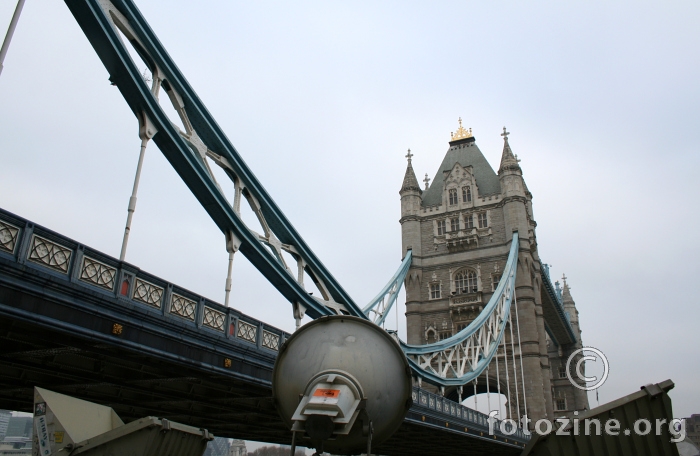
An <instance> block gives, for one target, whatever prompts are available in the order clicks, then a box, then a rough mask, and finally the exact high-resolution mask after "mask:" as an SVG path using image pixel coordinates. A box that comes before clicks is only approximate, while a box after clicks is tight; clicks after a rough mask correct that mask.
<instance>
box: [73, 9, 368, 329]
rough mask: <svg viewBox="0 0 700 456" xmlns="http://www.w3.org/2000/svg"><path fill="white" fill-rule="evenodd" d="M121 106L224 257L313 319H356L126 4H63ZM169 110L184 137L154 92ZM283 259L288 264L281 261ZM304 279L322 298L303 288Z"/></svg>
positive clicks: (332, 281) (351, 306)
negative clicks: (231, 191)
mask: <svg viewBox="0 0 700 456" xmlns="http://www.w3.org/2000/svg"><path fill="white" fill-rule="evenodd" d="M65 1H66V4H67V5H68V7H69V9H70V10H71V12H72V13H73V16H74V17H75V19H76V20H77V21H78V24H80V27H81V28H82V29H83V32H84V33H85V35H86V36H87V38H88V40H89V41H90V43H91V44H92V46H93V48H94V49H95V51H96V52H97V55H98V56H99V57H100V59H101V60H102V63H103V64H104V66H105V67H106V69H107V71H108V72H109V74H110V81H111V82H112V84H114V85H116V86H117V88H118V89H119V91H120V92H121V93H122V95H123V96H124V99H125V100H126V102H127V104H128V105H129V107H130V108H131V110H132V111H133V113H134V114H135V115H136V117H137V118H138V119H139V125H140V127H141V130H140V136H141V139H142V140H143V141H146V140H149V139H151V138H152V139H153V141H155V143H156V144H157V145H158V148H159V149H160V150H161V152H162V153H163V155H165V157H166V159H167V160H168V161H169V162H170V164H171V165H172V166H173V168H174V169H175V171H176V172H177V173H178V174H179V175H180V177H181V178H182V180H183V181H184V182H185V184H186V185H187V186H188V187H189V189H190V191H192V193H193V194H194V196H195V197H196V198H197V200H198V201H199V202H200V204H201V205H202V206H203V207H204V209H205V210H206V211H207V213H208V214H209V216H210V217H211V218H212V220H214V222H215V223H216V224H217V226H218V227H219V229H220V230H221V231H222V232H223V233H224V234H225V235H226V237H227V248H228V249H229V251H233V252H235V251H239V250H240V252H241V253H242V254H243V255H245V256H246V258H247V259H248V260H249V261H250V262H251V263H252V264H253V265H254V266H255V267H256V268H257V269H258V270H259V271H260V272H261V273H262V274H263V275H264V276H265V277H266V278H267V279H268V280H269V281H270V283H272V285H273V286H274V287H275V288H276V289H277V290H279V292H280V293H281V294H282V295H283V296H284V297H285V298H286V299H287V300H289V301H290V302H291V303H292V304H293V305H294V306H295V310H296V311H295V314H297V315H298V314H303V313H304V312H306V313H307V314H308V315H309V316H310V317H312V318H317V317H320V316H323V315H331V314H350V315H355V316H361V317H364V316H365V315H364V313H363V312H362V311H361V310H360V308H359V307H358V306H357V305H356V304H355V303H354V302H353V301H352V299H351V298H350V296H349V295H348V294H347V293H346V292H345V290H344V289H343V288H342V287H341V286H340V284H339V283H338V282H337V281H336V279H335V278H334V277H333V276H332V275H331V273H330V272H329V271H328V270H327V269H326V268H325V266H324V265H323V263H321V261H320V260H319V259H318V258H317V257H316V255H315V254H314V253H313V252H312V251H311V249H310V248H309V246H308V245H307V244H306V242H304V240H303V239H302V238H301V236H300V235H299V234H298V233H297V232H296V230H295V229H294V227H293V226H292V224H291V223H290V222H289V221H288V220H287V218H286V217H285V216H284V214H283V213H282V211H281V210H280V209H279V208H278V207H277V205H276V204H275V202H274V201H273V199H272V198H271V197H270V196H269V195H268V193H267V192H266V191H265V189H264V188H263V186H262V185H261V184H260V183H259V182H258V180H257V178H256V177H255V175H254V174H253V172H252V171H251V170H250V169H249V168H248V166H247V165H246V164H245V162H244V161H243V159H242V158H241V156H240V155H239V153H238V152H237V151H236V149H235V148H234V147H233V145H232V144H231V143H230V142H229V140H228V138H226V135H225V134H224V132H223V131H222V130H221V128H220V127H219V126H218V125H217V124H216V122H215V121H214V118H213V117H212V116H211V114H209V112H208V111H207V109H206V107H205V106H204V104H203V103H202V102H201V100H200V99H199V98H198V97H197V94H196V93H195V91H194V90H193V89H192V88H191V87H190V85H189V84H188V82H187V80H186V79H185V77H184V76H183V75H182V73H181V72H180V70H179V69H178V68H177V66H176V65H175V63H174V62H173V61H172V60H171V58H170V56H169V55H168V53H167V52H166V51H165V48H164V47H163V46H162V44H161V43H160V42H159V41H158V38H157V37H156V35H155V34H154V33H153V31H152V30H151V28H150V27H149V25H148V23H147V22H146V20H145V19H144V18H143V16H142V15H141V13H140V12H139V10H138V8H136V6H135V5H134V3H133V1H132V0H65ZM120 35H123V36H124V37H125V39H126V40H128V41H129V42H130V44H131V45H132V46H133V47H134V48H135V50H136V52H137V53H138V54H139V55H140V57H141V58H142V59H143V61H144V63H145V64H146V65H147V66H148V69H149V71H150V72H151V74H152V76H153V81H152V85H151V87H149V86H148V84H147V82H146V81H145V80H144V78H143V77H142V75H141V71H140V70H139V67H138V66H137V65H136V63H135V62H134V61H133V60H132V58H131V56H130V54H129V51H128V49H127V47H126V46H127V44H126V43H125V42H124V41H123V39H122V37H121V36H120ZM161 88H162V89H163V90H164V91H165V92H166V94H167V96H168V98H169V102H171V103H172V105H173V107H174V108H175V110H176V111H177V113H178V115H179V117H180V120H181V121H182V124H183V126H184V128H185V131H182V130H180V128H179V127H178V126H176V125H175V124H173V123H172V122H171V121H170V119H169V118H168V116H167V114H166V113H165V111H164V110H163V109H162V107H161V106H160V89H161ZM209 160H211V161H212V162H213V163H215V164H216V165H218V166H220V167H221V168H222V169H223V170H224V172H225V173H226V175H227V176H228V177H229V178H230V179H231V180H232V181H233V184H234V187H235V196H234V197H233V201H228V200H227V199H226V196H225V195H224V193H223V191H222V190H221V187H220V186H219V184H218V183H217V182H216V179H215V177H214V174H213V173H212V171H211V168H210V166H209ZM242 198H245V199H246V200H247V203H248V204H250V206H251V209H252V210H253V212H254V213H255V215H256V217H257V218H258V221H259V222H260V225H261V226H262V229H263V233H256V232H255V231H253V230H252V229H251V228H250V227H248V226H246V225H245V223H244V222H243V220H242V218H241V212H240V204H241V199H242ZM283 252H287V253H288V254H290V255H291V257H293V258H294V260H295V261H296V263H297V264H296V268H293V265H288V264H287V263H286V262H285V259H284V256H283ZM304 273H306V274H307V275H308V276H309V277H310V278H311V279H312V280H313V281H314V282H315V284H316V286H317V288H318V289H319V291H320V292H321V294H322V296H320V297H318V298H317V297H312V296H311V295H310V294H309V292H307V291H306V290H305V288H304Z"/></svg>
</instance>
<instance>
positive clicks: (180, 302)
mask: <svg viewBox="0 0 700 456" xmlns="http://www.w3.org/2000/svg"><path fill="white" fill-rule="evenodd" d="M196 310H197V303H196V302H195V301H193V300H191V299H187V298H186V297H184V296H180V295H179V294H175V293H173V294H172V296H171V298H170V313H171V314H173V315H177V316H179V317H182V318H186V319H187V320H191V321H194V314H195V312H196Z"/></svg>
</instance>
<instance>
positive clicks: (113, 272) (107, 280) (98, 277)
mask: <svg viewBox="0 0 700 456" xmlns="http://www.w3.org/2000/svg"><path fill="white" fill-rule="evenodd" d="M116 276H117V268H113V267H111V266H107V265H106V264H104V263H101V262H99V261H97V260H93V259H92V258H90V257H87V256H85V257H83V265H82V267H81V268H80V280H82V281H83V282H88V283H91V284H93V285H97V286H98V287H102V288H106V289H108V290H114V278H115V277H116Z"/></svg>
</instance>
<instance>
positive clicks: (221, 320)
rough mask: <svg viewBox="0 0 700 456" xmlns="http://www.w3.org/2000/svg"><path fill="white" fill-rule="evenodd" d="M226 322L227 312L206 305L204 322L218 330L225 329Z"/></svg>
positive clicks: (205, 324)
mask: <svg viewBox="0 0 700 456" xmlns="http://www.w3.org/2000/svg"><path fill="white" fill-rule="evenodd" d="M225 323H226V314H225V313H223V312H219V311H218V310H215V309H212V308H211V307H207V306H204V319H203V320H202V324H203V325H204V326H207V327H209V328H211V329H216V330H217V331H223V330H224V325H225Z"/></svg>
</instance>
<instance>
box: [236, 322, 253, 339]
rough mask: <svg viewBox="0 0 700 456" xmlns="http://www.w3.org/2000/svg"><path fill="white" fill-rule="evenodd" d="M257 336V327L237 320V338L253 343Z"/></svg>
mask: <svg viewBox="0 0 700 456" xmlns="http://www.w3.org/2000/svg"><path fill="white" fill-rule="evenodd" d="M257 335H258V327H257V326H255V325H251V324H250V323H246V322H245V321H242V320H238V337H239V338H241V339H243V340H247V341H248V342H253V343H255V338H256V337H257Z"/></svg>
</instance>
